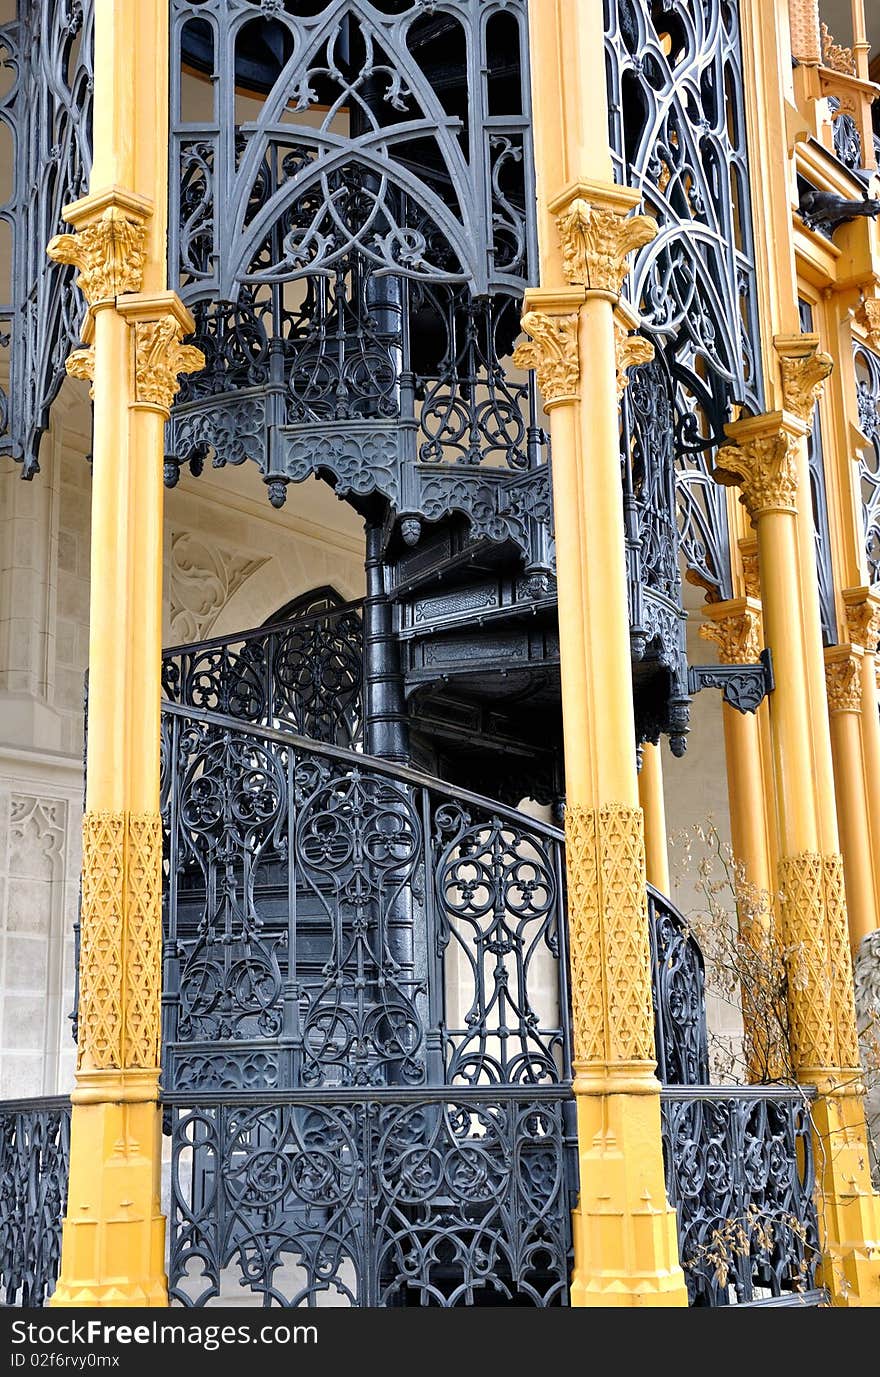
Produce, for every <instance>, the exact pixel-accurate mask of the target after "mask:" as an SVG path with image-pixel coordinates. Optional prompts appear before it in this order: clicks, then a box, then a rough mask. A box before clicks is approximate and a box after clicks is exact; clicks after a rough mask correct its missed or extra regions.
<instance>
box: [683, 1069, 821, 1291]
mask: <svg viewBox="0 0 880 1377" xmlns="http://www.w3.org/2000/svg"><path fill="white" fill-rule="evenodd" d="M661 1107H662V1115H663V1141H664V1156H665V1162H666V1191H667V1194H668V1196H669V1200H670V1203H671V1204H673V1205H674V1206H675V1207H676V1210H677V1213H678V1237H679V1251H680V1256H681V1263H682V1267H683V1268H684V1274H685V1280H686V1282H687V1288H688V1296H689V1299H690V1303H691V1305H699V1306H722V1305H734V1304H738V1305H755V1304H758V1305H761V1304H765V1305H772V1304H776V1305H781V1304H790V1305H798V1304H804V1305H806V1304H809V1305H815V1304H817V1303H818V1302H819V1301H821V1300H822V1299H823V1298H824V1292H822V1291H821V1290H820V1289H818V1288H817V1287H816V1265H817V1262H818V1240H819V1235H818V1226H817V1218H816V1207H815V1204H814V1202H813V1189H814V1168H813V1146H812V1140H811V1133H810V1114H809V1092H808V1091H806V1090H805V1089H803V1088H799V1087H797V1086H796V1087H794V1088H782V1087H774V1086H746V1087H742V1088H738V1087H733V1086H687V1087H683V1086H682V1087H674V1088H664V1090H663V1091H662V1095H661Z"/></svg>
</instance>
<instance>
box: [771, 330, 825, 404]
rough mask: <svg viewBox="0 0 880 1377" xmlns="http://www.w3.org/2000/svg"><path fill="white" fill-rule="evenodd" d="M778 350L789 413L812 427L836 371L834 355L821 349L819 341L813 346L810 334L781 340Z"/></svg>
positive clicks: (783, 390) (778, 340) (785, 402)
mask: <svg viewBox="0 0 880 1377" xmlns="http://www.w3.org/2000/svg"><path fill="white" fill-rule="evenodd" d="M812 338H813V339H815V337H812ZM776 350H777V353H778V355H779V367H780V370H781V373H782V397H783V405H784V407H785V410H786V411H790V412H791V413H792V414H793V415H795V416H797V418H798V420H800V421H803V422H804V423H805V424H810V422H811V420H812V416H813V409H814V407H815V405H816V403H817V401H818V400H819V398H820V397H821V395H822V392H823V389H824V385H825V379H826V378H827V377H828V375H829V374H830V373H831V371H832V369H833V368H834V360H833V358H832V357H831V355H830V354H825V353H822V352H821V350H819V348H818V340H816V341H815V343H812V344H811V337H810V336H806V335H802V336H800V337H797V336H796V337H794V338H793V339H792V340H788V339H778V338H777V340H776Z"/></svg>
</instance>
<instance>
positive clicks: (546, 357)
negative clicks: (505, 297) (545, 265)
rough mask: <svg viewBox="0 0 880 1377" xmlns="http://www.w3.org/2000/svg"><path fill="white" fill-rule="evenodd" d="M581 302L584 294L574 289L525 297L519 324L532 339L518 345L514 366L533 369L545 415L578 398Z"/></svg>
mask: <svg viewBox="0 0 880 1377" xmlns="http://www.w3.org/2000/svg"><path fill="white" fill-rule="evenodd" d="M583 301H584V293H583V291H581V290H577V289H576V290H574V291H568V292H558V293H554V292H544V291H540V290H538V291H531V292H527V293H526V298H525V302H524V305H525V308H526V309H525V311H524V313H523V317H522V322H521V324H522V328H523V329H524V330H525V331H526V333H527V334H529V335H531V337H532V338H531V339H530V340H524V341H523V342H522V343H521V344H518V345H517V347H516V349H514V351H513V362H514V364H515V365H516V367H517V368H526V369H534V371H535V374H536V376H537V379H538V386H539V387H540V389H541V396H542V397H543V400H544V407H545V409H546V410H548V411H549V410H550V409H551V408H552V407H554V406H559V404H560V403H561V402H573V401H577V400H578V397H579V395H580V355H579V352H578V307H579V306H581V305H582V303H583Z"/></svg>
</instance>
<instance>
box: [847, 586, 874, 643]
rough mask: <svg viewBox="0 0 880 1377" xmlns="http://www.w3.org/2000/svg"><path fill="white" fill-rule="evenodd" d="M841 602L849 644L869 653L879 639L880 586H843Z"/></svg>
mask: <svg viewBox="0 0 880 1377" xmlns="http://www.w3.org/2000/svg"><path fill="white" fill-rule="evenodd" d="M843 602H844V607H845V608H846V624H847V627H848V629H849V639H850V642H851V644H852V645H857V646H861V648H862V650H866V651H867V652H868V653H869V654H871V653H872V652H873V651H874V650H876V648H877V642H878V641H880V588H876V587H874V588H868V587H867V586H863V587H861V588H845V589H844V590H843Z"/></svg>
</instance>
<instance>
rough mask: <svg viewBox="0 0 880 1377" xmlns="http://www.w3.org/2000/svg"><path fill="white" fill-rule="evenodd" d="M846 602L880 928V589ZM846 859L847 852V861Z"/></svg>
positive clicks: (851, 591) (846, 594) (848, 592)
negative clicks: (857, 653) (856, 659)
mask: <svg viewBox="0 0 880 1377" xmlns="http://www.w3.org/2000/svg"><path fill="white" fill-rule="evenodd" d="M843 603H844V607H845V610H846V624H847V629H848V632H849V639H850V642H851V644H852V645H853V647H856V648H858V649H860V650H861V652H862V654H861V712H860V713H859V735H860V748H861V749H860V782H861V788H862V798H863V799H864V807H865V811H866V814H867V828H868V863H869V865H870V867H871V879H872V886H873V894H874V926H875V927H877V926H880V710H878V699H880V695H878V692H877V658H878V657H877V642H878V640H880V587H878V586H877V585H876V584H875V585H874V587H873V588H868V587H866V586H864V585H862V586H860V587H857V588H845V589H844V590H843ZM845 856H846V853H845V851H844V859H845ZM848 884H849V882H848V881H847V885H848ZM851 931H852V929H851ZM853 950H855V947H854V948H853Z"/></svg>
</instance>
